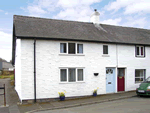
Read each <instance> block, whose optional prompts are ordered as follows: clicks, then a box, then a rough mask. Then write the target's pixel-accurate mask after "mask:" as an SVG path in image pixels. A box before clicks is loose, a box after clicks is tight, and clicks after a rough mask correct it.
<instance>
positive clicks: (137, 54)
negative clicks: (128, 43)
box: [136, 47, 139, 55]
mask: <svg viewBox="0 0 150 113" xmlns="http://www.w3.org/2000/svg"><path fill="white" fill-rule="evenodd" d="M136 49H137V52H136V54H137V55H139V47H137V48H136Z"/></svg>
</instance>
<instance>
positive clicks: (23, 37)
mask: <svg viewBox="0 0 150 113" xmlns="http://www.w3.org/2000/svg"><path fill="white" fill-rule="evenodd" d="M17 38H19V39H34V38H36V39H39V40H61V41H80V42H81V41H82V42H95V43H109V44H122V45H145V46H150V44H143V43H141V44H140V43H126V42H113V41H98V40H97V41H96V40H83V39H66V38H54V37H31V36H17Z"/></svg>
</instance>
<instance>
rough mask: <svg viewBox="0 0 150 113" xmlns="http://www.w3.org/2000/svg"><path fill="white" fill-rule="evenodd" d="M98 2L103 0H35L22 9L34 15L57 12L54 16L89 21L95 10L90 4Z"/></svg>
mask: <svg viewBox="0 0 150 113" xmlns="http://www.w3.org/2000/svg"><path fill="white" fill-rule="evenodd" d="M98 2H101V0H73V1H70V0H55V1H52V0H38V1H37V0H35V1H34V2H33V3H32V4H29V5H28V6H27V7H26V8H22V9H23V10H24V11H26V12H28V13H29V15H33V16H34V15H38V16H43V15H44V14H50V13H52V12H56V13H55V16H53V18H57V19H67V20H79V21H89V17H90V15H91V13H92V12H93V9H92V8H91V7H90V5H92V4H93V3H98ZM57 11H59V12H57Z"/></svg>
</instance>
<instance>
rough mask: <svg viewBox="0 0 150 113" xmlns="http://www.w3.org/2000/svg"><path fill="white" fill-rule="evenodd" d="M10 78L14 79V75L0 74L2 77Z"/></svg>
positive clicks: (0, 77)
mask: <svg viewBox="0 0 150 113" xmlns="http://www.w3.org/2000/svg"><path fill="white" fill-rule="evenodd" d="M5 78H10V79H11V80H14V75H8V76H7V75H0V79H5Z"/></svg>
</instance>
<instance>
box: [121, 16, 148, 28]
mask: <svg viewBox="0 0 150 113" xmlns="http://www.w3.org/2000/svg"><path fill="white" fill-rule="evenodd" d="M126 19H127V21H126V22H124V23H123V24H122V25H123V26H130V27H139V28H144V27H145V25H146V24H147V21H146V17H141V18H135V17H132V16H131V17H127V18H126Z"/></svg>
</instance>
